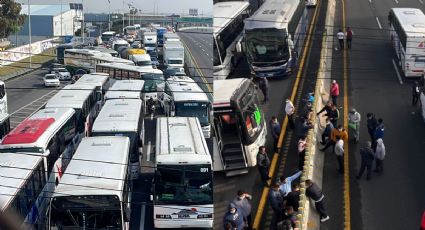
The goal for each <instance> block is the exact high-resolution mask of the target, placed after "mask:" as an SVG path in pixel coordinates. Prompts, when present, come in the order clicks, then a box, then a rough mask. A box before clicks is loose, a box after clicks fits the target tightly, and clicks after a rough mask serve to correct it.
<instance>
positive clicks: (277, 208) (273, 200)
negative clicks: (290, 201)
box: [269, 183, 284, 221]
mask: <svg viewBox="0 0 425 230" xmlns="http://www.w3.org/2000/svg"><path fill="white" fill-rule="evenodd" d="M283 200H284V196H283V193H282V191H281V190H280V189H279V183H274V184H273V185H272V186H271V189H270V192H269V202H270V206H272V209H273V212H274V214H275V216H276V218H277V219H278V221H280V220H281V217H282V214H283Z"/></svg>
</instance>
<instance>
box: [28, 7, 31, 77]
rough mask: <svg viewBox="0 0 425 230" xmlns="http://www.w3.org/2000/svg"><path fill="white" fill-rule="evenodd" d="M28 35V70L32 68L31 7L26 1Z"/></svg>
mask: <svg viewBox="0 0 425 230" xmlns="http://www.w3.org/2000/svg"><path fill="white" fill-rule="evenodd" d="M28 33H29V36H30V43H29V51H30V69H31V68H32V44H31V43H32V42H31V5H30V0H28Z"/></svg>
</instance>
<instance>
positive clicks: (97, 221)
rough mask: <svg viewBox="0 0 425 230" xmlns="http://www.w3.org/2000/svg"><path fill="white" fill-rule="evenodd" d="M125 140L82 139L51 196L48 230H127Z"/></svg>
mask: <svg viewBox="0 0 425 230" xmlns="http://www.w3.org/2000/svg"><path fill="white" fill-rule="evenodd" d="M129 147H130V141H129V140H128V138H127V137H87V138H84V139H83V140H82V141H81V143H80V146H78V149H77V151H76V152H75V154H74V158H73V159H72V160H71V162H70V164H69V166H68V168H67V170H66V172H65V173H64V175H63V177H62V180H61V182H60V183H59V185H58V186H57V188H56V189H55V192H54V193H53V195H52V199H51V201H50V208H49V216H48V218H49V223H48V229H49V230H59V229H123V230H128V229H130V227H129V225H130V202H131V190H132V183H131V180H130V179H129V176H130V175H129V173H128V172H129V171H128V168H127V164H128V157H129V156H128V151H129Z"/></svg>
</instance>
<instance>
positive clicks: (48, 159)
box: [0, 108, 81, 226]
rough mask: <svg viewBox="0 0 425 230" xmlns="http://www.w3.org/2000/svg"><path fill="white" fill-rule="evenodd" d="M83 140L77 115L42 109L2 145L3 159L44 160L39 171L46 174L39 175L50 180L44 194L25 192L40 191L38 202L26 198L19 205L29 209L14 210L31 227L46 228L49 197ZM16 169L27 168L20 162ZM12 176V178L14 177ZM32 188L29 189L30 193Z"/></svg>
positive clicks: (17, 128)
mask: <svg viewBox="0 0 425 230" xmlns="http://www.w3.org/2000/svg"><path fill="white" fill-rule="evenodd" d="M80 140H81V139H80V138H79V135H76V116H75V111H74V110H72V109H65V108H59V109H42V110H40V111H38V112H36V113H35V114H33V115H32V116H30V117H29V118H27V119H25V120H24V121H23V122H22V123H20V124H19V125H18V126H17V127H16V128H15V129H13V130H12V131H11V132H10V133H9V134H8V135H6V136H5V137H4V138H3V140H2V141H1V145H0V156H3V155H4V154H14V155H15V157H16V159H22V156H25V157H28V158H30V157H31V156H40V157H42V159H41V160H42V161H43V166H40V167H42V168H43V171H40V173H42V174H40V175H39V176H41V175H43V177H45V179H44V180H47V183H44V185H43V189H42V190H43V191H42V193H40V190H34V191H26V192H35V191H37V194H33V196H35V197H36V199H31V200H25V199H26V198H25V197H22V198H21V199H22V201H16V202H18V203H17V205H24V204H25V205H27V206H26V207H20V206H17V207H15V208H19V209H22V211H20V212H21V213H20V214H22V216H23V217H24V218H25V222H26V224H28V225H31V226H34V225H37V224H38V225H43V224H45V222H46V220H45V213H46V208H47V203H48V196H50V193H51V192H53V190H54V189H55V185H57V183H58V182H59V181H60V179H61V176H62V173H63V172H64V171H65V169H66V167H67V165H68V163H69V161H70V159H71V158H72V156H73V154H74V152H75V149H76V147H77V146H78V144H79V142H80ZM16 167H24V166H23V165H22V164H21V162H19V163H18V165H16ZM0 168H1V167H0ZM44 174H45V175H44ZM10 175H11V176H13V174H10ZM35 176H37V175H35ZM39 179H40V178H39ZM2 181H3V178H2ZM0 183H1V184H3V183H2V182H0ZM34 183H35V182H34ZM0 187H1V186H0ZM30 188H31V187H26V189H29V190H31V189H30ZM19 202H23V203H24V204H21V203H19Z"/></svg>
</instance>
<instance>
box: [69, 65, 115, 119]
mask: <svg viewBox="0 0 425 230" xmlns="http://www.w3.org/2000/svg"><path fill="white" fill-rule="evenodd" d="M74 84H75V85H94V86H95V87H96V102H97V105H96V113H99V112H100V109H101V108H102V105H103V103H104V102H105V94H106V92H107V91H108V89H109V87H110V81H109V74H106V73H92V74H84V75H83V76H81V78H80V79H78V80H77V81H76V82H75V83H74Z"/></svg>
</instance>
